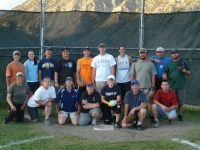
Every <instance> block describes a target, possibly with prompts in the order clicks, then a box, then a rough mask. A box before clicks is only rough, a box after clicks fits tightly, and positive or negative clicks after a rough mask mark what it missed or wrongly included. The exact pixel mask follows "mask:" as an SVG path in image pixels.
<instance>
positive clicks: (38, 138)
mask: <svg viewBox="0 0 200 150" xmlns="http://www.w3.org/2000/svg"><path fill="white" fill-rule="evenodd" d="M50 138H54V136H41V137H35V138H33V139H28V140H23V141H17V142H11V143H9V144H7V145H0V148H6V147H9V146H12V145H19V144H24V143H28V142H33V141H36V140H41V139H50Z"/></svg>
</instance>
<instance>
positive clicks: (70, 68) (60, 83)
mask: <svg viewBox="0 0 200 150" xmlns="http://www.w3.org/2000/svg"><path fill="white" fill-rule="evenodd" d="M61 54H62V58H60V59H59V60H58V61H57V62H56V65H55V74H54V78H55V87H56V88H57V89H62V88H63V87H64V83H65V79H66V77H68V76H69V77H72V78H73V80H74V82H75V79H76V63H75V61H74V60H72V59H70V58H69V54H70V53H69V49H68V48H67V47H64V48H63V49H62V52H61Z"/></svg>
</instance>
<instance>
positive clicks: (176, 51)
mask: <svg viewBox="0 0 200 150" xmlns="http://www.w3.org/2000/svg"><path fill="white" fill-rule="evenodd" d="M171 53H179V50H177V49H176V48H174V49H172V51H171Z"/></svg>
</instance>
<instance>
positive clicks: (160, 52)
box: [150, 47, 171, 91]
mask: <svg viewBox="0 0 200 150" xmlns="http://www.w3.org/2000/svg"><path fill="white" fill-rule="evenodd" d="M150 60H151V61H153V63H154V65H155V67H156V71H157V75H156V85H155V86H156V91H157V90H159V89H161V84H162V73H163V70H164V67H165V65H166V64H167V63H168V62H169V61H170V60H171V59H170V58H169V57H166V56H165V55H164V49H163V48H162V47H158V48H157V49H156V55H154V56H151V57H150Z"/></svg>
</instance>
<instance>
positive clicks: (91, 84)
mask: <svg viewBox="0 0 200 150" xmlns="http://www.w3.org/2000/svg"><path fill="white" fill-rule="evenodd" d="M86 86H87V87H89V86H94V83H93V82H88V83H87V85H86Z"/></svg>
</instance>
